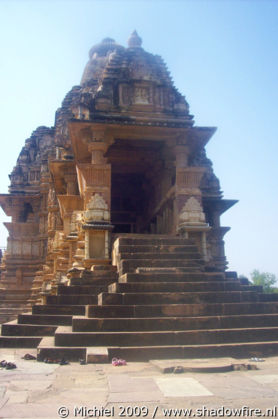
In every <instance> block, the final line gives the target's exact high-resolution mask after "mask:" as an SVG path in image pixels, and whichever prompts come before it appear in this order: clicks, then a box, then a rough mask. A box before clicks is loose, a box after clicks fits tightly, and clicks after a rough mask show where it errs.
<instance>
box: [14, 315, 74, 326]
mask: <svg viewBox="0 0 278 419" xmlns="http://www.w3.org/2000/svg"><path fill="white" fill-rule="evenodd" d="M17 322H18V324H21V325H23V324H38V325H39V324H42V325H54V326H70V325H71V323H72V316H70V315H68V316H65V315H57V314H50V315H47V314H20V315H19V316H18V320H17Z"/></svg>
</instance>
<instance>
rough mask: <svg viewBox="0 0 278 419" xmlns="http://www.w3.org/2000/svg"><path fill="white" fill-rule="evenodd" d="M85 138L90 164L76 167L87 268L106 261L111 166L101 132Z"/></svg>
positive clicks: (108, 236) (108, 234)
mask: <svg viewBox="0 0 278 419" xmlns="http://www.w3.org/2000/svg"><path fill="white" fill-rule="evenodd" d="M85 134H86V135H85V138H83V142H85V143H86V144H87V147H88V151H89V152H90V153H91V163H80V164H78V165H77V177H78V184H79V190H80V194H81V196H82V197H83V198H84V224H83V230H84V231H85V265H86V267H90V266H91V265H93V264H101V263H105V262H106V261H108V260H109V242H110V231H111V228H112V227H111V223H110V218H111V216H110V212H111V165H110V164H107V161H106V158H105V157H104V154H105V152H106V151H107V149H108V147H109V145H110V143H111V141H110V140H109V139H108V138H106V136H105V132H104V131H94V132H92V131H89V132H88V130H87V131H86V132H85ZM81 135H82V133H81Z"/></svg>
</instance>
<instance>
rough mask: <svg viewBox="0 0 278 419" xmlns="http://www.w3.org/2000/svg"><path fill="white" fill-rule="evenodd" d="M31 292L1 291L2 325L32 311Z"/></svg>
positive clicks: (0, 312) (0, 317) (0, 309)
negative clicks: (24, 312)
mask: <svg viewBox="0 0 278 419" xmlns="http://www.w3.org/2000/svg"><path fill="white" fill-rule="evenodd" d="M29 298H30V290H28V289H26V290H24V289H23V290H22V289H21V290H20V289H17V290H13V289H12V290H8V289H0V324H2V323H5V322H7V321H10V320H13V319H16V317H17V315H18V314H20V313H22V312H23V311H28V309H29V310H30V308H31V306H30V304H29Z"/></svg>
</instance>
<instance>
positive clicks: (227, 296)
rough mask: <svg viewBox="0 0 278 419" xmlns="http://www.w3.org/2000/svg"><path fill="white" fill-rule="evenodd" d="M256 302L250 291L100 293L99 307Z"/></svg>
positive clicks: (253, 293)
mask: <svg viewBox="0 0 278 419" xmlns="http://www.w3.org/2000/svg"><path fill="white" fill-rule="evenodd" d="M243 301H246V302H250V301H253V302H256V301H258V295H257V293H255V292H252V291H250V292H249V291H229V292H223V291H219V292H217V294H216V293H215V292H168V293H166V292H153V293H147V292H146V293H143V292H137V293H136V292H134V293H126V294H125V293H105V292H103V293H101V294H100V295H99V296H98V304H99V305H109V304H112V305H115V304H118V305H121V304H122V305H131V304H138V305H139V304H153V305H156V304H169V305H171V304H200V303H236V302H238V303H239V302H243Z"/></svg>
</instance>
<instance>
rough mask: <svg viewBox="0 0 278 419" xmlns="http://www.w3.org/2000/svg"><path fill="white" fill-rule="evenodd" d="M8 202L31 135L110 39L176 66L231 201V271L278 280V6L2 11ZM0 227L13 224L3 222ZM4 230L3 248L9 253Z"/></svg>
mask: <svg viewBox="0 0 278 419" xmlns="http://www.w3.org/2000/svg"><path fill="white" fill-rule="evenodd" d="M0 21H1V25H0V39H1V43H0V51H1V54H0V89H1V101H0V122H1V154H0V162H1V164H0V191H1V192H2V193H5V192H7V188H8V184H9V179H8V174H9V173H10V172H11V170H12V168H13V166H14V165H15V163H16V159H17V156H18V153H19V152H20V149H21V147H22V146H23V144H24V141H25V139H26V138H28V137H29V136H30V134H31V132H32V131H33V130H34V129H35V128H36V127H37V126H40V125H46V126H52V125H53V124H54V116H55V111H56V109H57V108H58V107H59V106H60V104H61V102H62V100H63V98H64V96H65V95H66V93H67V92H68V91H69V90H70V89H71V87H72V86H73V85H77V84H79V82H80V78H81V75H82V72H83V69H84V66H85V64H86V62H87V57H88V51H89V49H90V48H91V46H92V45H94V44H96V43H98V42H99V41H101V40H102V39H103V38H105V37H107V36H109V37H112V38H114V39H115V40H116V41H117V42H118V43H120V44H122V45H126V43H127V39H128V37H129V35H130V33H131V32H132V31H133V30H134V29H137V31H138V33H139V35H140V36H141V37H142V39H143V47H144V48H145V49H146V50H147V51H149V52H152V53H154V54H159V55H161V56H162V57H163V59H164V60H165V61H166V63H167V65H168V67H169V70H170V72H171V74H172V77H173V79H174V82H175V85H176V86H177V88H178V89H179V90H180V91H181V92H182V93H183V94H184V95H185V96H186V98H187V101H188V102H189V105H190V109H191V113H192V114H193V115H195V121H196V125H200V126H202V125H203V126H217V127H218V130H217V132H216V134H215V135H214V136H213V138H212V139H211V141H210V143H209V144H208V146H207V154H208V157H209V158H211V159H212V161H213V164H214V170H215V173H216V175H217V176H218V177H219V179H220V182H221V186H222V189H223V191H224V197H225V198H231V199H239V203H238V204H237V205H236V206H234V207H233V208H232V209H230V210H229V211H228V212H227V213H226V214H225V215H223V216H222V225H225V226H226V225H227V226H231V227H232V229H231V231H230V232H229V233H228V234H227V235H226V237H225V242H226V254H227V258H228V260H229V262H230V265H229V268H230V269H232V270H237V271H238V273H240V274H245V275H249V273H250V271H252V270H253V269H255V268H257V269H260V270H264V271H269V272H273V273H275V274H276V275H277V276H278V262H277V253H278V246H277V241H278V239H277V238H278V227H277V215H278V198H277V192H278V191H277V189H278V188H277V183H278V182H277V180H278V164H277V155H278V146H277V144H278V141H277V140H278V139H277V136H278V135H277V134H278V128H277V122H278V118H277V115H278V48H277V45H278V2H277V1H271V0H260V1H256V0H239V1H237V0H231V1H229V0H226V1H225V0H223V1H220V0H208V1H204V0H203V1H201V0H194V1H193V0H192V1H189V0H176V1H175V0H171V1H168V0H149V1H147V0H145V1H144V0H141V1H128V0H126V1H117V0H95V1H94V0H91V1H82V0H79V1H77V0H72V1H70V0H68V1H62V0H60V1H59V0H37V1H25V0H18V1H16V0H9V1H5V0H0ZM0 218H1V220H0V221H3V220H5V217H4V215H3V213H1V214H0ZM5 241H6V232H5V228H4V227H1V228H0V246H5Z"/></svg>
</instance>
